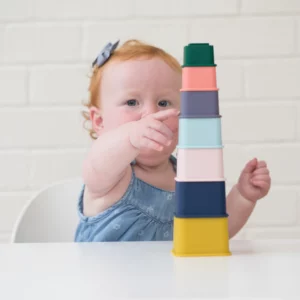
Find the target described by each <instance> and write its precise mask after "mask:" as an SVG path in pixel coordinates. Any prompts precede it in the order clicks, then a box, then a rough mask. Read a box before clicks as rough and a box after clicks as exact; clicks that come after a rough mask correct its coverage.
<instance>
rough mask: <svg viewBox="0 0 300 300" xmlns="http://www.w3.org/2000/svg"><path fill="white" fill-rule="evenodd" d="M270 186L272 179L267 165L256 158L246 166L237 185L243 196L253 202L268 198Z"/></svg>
mask: <svg viewBox="0 0 300 300" xmlns="http://www.w3.org/2000/svg"><path fill="white" fill-rule="evenodd" d="M270 186H271V177H270V172H269V169H268V167H267V164H266V162H264V161H258V160H257V159H256V158H255V159H252V160H250V161H249V162H248V163H247V164H246V166H245V167H244V169H243V171H242V173H241V175H240V177H239V181H238V184H237V188H238V190H239V192H240V193H241V195H242V196H243V197H244V198H246V199H248V200H250V201H253V202H255V201H257V200H259V199H261V198H263V197H264V196H266V195H267V194H268V192H269V190H270Z"/></svg>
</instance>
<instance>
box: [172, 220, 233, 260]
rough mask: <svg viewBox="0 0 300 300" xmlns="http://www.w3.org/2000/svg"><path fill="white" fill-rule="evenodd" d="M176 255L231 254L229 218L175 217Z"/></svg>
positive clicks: (174, 252) (174, 245) (174, 251)
mask: <svg viewBox="0 0 300 300" xmlns="http://www.w3.org/2000/svg"><path fill="white" fill-rule="evenodd" d="M173 232H174V234H173V235H174V238H173V249H172V253H173V255H174V256H191V257H192V256H194V257H196V256H229V255H231V252H230V249H229V232H228V218H227V217H226V218H188V219H184V218H177V217H174V229H173Z"/></svg>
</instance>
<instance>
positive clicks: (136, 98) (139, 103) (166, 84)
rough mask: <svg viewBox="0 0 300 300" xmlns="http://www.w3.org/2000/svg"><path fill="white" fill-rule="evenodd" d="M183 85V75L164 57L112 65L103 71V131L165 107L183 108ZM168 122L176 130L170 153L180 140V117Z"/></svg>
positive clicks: (168, 150) (169, 149)
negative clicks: (181, 99)
mask: <svg viewBox="0 0 300 300" xmlns="http://www.w3.org/2000/svg"><path fill="white" fill-rule="evenodd" d="M180 88H181V74H180V73H178V72H176V71H174V70H173V69H172V68H171V67H169V66H168V65H167V64H166V63H165V62H164V61H163V60H161V59H158V58H153V59H149V60H146V59H141V60H130V61H125V62H114V63H112V64H110V65H109V66H107V68H106V69H105V70H104V72H103V78H102V83H101V89H100V90H101V95H100V97H101V105H100V106H101V115H102V126H103V131H108V130H111V129H114V128H116V127H118V126H119V125H121V124H124V123H127V122H131V121H137V120H140V119H141V118H144V117H145V116H147V115H148V114H153V113H156V112H158V111H161V110H166V109H170V108H176V109H178V110H179V109H180ZM165 123H166V124H167V125H168V126H169V128H170V129H171V130H172V131H173V132H174V141H173V143H172V144H171V145H170V147H169V148H168V149H166V151H167V152H169V153H168V154H170V153H172V151H173V150H174V149H175V147H176V144H177V141H178V117H173V118H170V119H169V120H167V121H165ZM166 154H167V153H166Z"/></svg>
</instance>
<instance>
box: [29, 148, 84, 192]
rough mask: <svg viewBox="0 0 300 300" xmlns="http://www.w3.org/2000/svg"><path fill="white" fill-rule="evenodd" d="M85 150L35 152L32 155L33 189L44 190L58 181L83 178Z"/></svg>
mask: <svg viewBox="0 0 300 300" xmlns="http://www.w3.org/2000/svg"><path fill="white" fill-rule="evenodd" d="M85 154H86V153H85V151H84V150H78V151H77V150H76V151H75V150H63V151H57V150H53V151H49V150H45V151H44V150H43V151H34V152H33V153H32V156H33V157H32V169H31V176H30V187H31V188H35V189H38V188H42V187H43V186H45V185H47V184H49V183H53V182H56V181H60V180H64V179H69V178H74V177H81V176H82V162H83V159H84V157H85Z"/></svg>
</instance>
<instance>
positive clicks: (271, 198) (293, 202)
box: [248, 187, 299, 227]
mask: <svg viewBox="0 0 300 300" xmlns="http://www.w3.org/2000/svg"><path fill="white" fill-rule="evenodd" d="M298 202H299V201H298V191H297V189H295V188H290V187H284V188H277V187H273V188H272V189H271V190H270V193H269V194H268V195H267V196H266V197H265V198H263V199H260V200H259V201H258V202H257V205H256V207H255V209H254V212H253V214H252V215H251V217H250V219H249V220H248V226H251V227H254V226H255V227H259V226H292V225H296V223H297V217H298V216H297V214H298V210H297V205H298Z"/></svg>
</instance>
